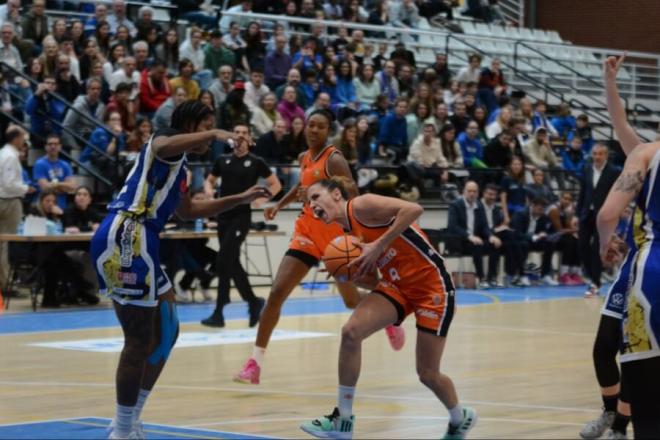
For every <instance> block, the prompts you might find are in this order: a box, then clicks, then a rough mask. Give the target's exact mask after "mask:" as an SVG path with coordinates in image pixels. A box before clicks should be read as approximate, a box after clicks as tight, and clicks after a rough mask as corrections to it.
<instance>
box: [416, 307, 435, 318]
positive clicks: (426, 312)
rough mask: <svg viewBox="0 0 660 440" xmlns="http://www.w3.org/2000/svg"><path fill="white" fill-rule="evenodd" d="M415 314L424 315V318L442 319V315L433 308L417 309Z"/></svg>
mask: <svg viewBox="0 0 660 440" xmlns="http://www.w3.org/2000/svg"><path fill="white" fill-rule="evenodd" d="M415 315H419V316H423V317H424V318H429V319H440V316H439V315H438V314H437V313H435V312H434V311H433V310H427V309H417V310H415Z"/></svg>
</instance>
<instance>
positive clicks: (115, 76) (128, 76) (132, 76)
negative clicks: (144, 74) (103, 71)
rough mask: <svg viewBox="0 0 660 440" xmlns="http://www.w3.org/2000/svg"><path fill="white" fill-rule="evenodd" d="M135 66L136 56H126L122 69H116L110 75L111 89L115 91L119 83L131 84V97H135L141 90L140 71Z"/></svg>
mask: <svg viewBox="0 0 660 440" xmlns="http://www.w3.org/2000/svg"><path fill="white" fill-rule="evenodd" d="M135 67H136V62H135V58H133V57H124V59H123V60H122V61H121V69H118V70H116V71H115V72H113V73H112V75H110V90H112V91H113V92H114V91H115V90H116V89H117V85H118V84H119V83H126V84H129V85H130V86H131V90H132V91H131V96H130V99H131V100H133V99H135V98H136V97H137V95H138V93H139V91H140V89H139V87H140V73H139V72H138V71H137V70H136V68H135Z"/></svg>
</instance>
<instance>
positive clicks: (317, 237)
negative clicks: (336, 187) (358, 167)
mask: <svg viewBox="0 0 660 440" xmlns="http://www.w3.org/2000/svg"><path fill="white" fill-rule="evenodd" d="M333 154H341V153H340V152H339V150H337V149H336V148H335V147H334V146H332V145H328V146H327V147H325V148H324V149H323V150H321V152H320V153H318V154H317V155H316V156H315V157H313V156H312V153H311V151H309V150H308V151H307V152H306V153H305V154H304V155H303V157H302V159H301V160H300V169H301V172H300V185H301V186H302V187H309V186H311V185H313V184H314V183H316V182H318V181H319V180H323V179H329V178H330V177H332V176H330V175H329V174H328V169H327V167H328V159H330V157H331V156H332V155H333ZM343 233H344V231H343V230H342V228H341V226H339V225H338V224H336V223H332V224H326V223H325V222H323V221H322V220H319V219H318V218H316V217H315V216H314V213H313V212H312V210H311V208H310V207H309V204H308V203H305V204H304V205H303V209H302V212H301V213H300V215H299V216H298V218H297V219H296V224H295V227H294V233H293V237H292V238H291V242H290V243H289V251H290V252H289V253H290V254H293V255H297V256H299V257H301V258H302V259H303V261H305V262H308V263H310V264H315V263H317V262H318V261H319V260H321V257H323V251H325V248H326V247H327V246H328V244H329V243H330V242H331V241H332V240H333V239H334V238H336V237H338V236H340V235H342V234H343ZM301 252H302V253H303V254H305V255H302V256H301V255H300V253H301ZM308 257H310V258H308Z"/></svg>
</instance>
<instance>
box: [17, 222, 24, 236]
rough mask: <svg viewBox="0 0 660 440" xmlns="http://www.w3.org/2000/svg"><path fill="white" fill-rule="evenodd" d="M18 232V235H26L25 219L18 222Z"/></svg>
mask: <svg viewBox="0 0 660 440" xmlns="http://www.w3.org/2000/svg"><path fill="white" fill-rule="evenodd" d="M16 233H17V234H18V235H24V234H25V222H24V221H21V222H20V223H19V224H18V229H17V231H16Z"/></svg>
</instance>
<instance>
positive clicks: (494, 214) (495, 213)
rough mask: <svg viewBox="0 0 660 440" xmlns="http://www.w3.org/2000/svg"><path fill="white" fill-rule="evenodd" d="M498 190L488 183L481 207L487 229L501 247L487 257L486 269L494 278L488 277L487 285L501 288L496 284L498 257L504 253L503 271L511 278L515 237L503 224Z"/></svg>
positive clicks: (513, 267)
mask: <svg viewBox="0 0 660 440" xmlns="http://www.w3.org/2000/svg"><path fill="white" fill-rule="evenodd" d="M499 198H500V197H499V188H498V186H497V185H495V184H493V183H489V184H487V185H486V186H485V187H484V190H483V193H482V195H481V206H483V208H484V212H485V214H486V221H487V222H488V229H489V230H490V233H491V234H493V235H495V236H496V237H497V238H499V239H500V242H501V246H499V247H496V249H495V252H494V253H493V254H491V255H490V256H489V259H488V267H489V271H490V270H491V268H492V270H493V272H492V273H493V274H494V276H492V277H491V276H489V277H488V283H489V284H490V285H491V287H501V286H502V285H501V284H498V282H497V279H496V278H497V270H498V267H499V262H500V255H501V254H502V253H504V269H505V273H506V274H507V275H508V276H509V278H513V275H514V273H515V266H514V264H513V263H514V261H516V259H515V258H514V257H513V251H514V246H515V244H516V243H515V236H514V233H513V231H512V230H511V228H509V226H508V225H505V224H504V212H503V211H502V207H501V206H500V205H499V204H498V203H497V201H498V200H499Z"/></svg>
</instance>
